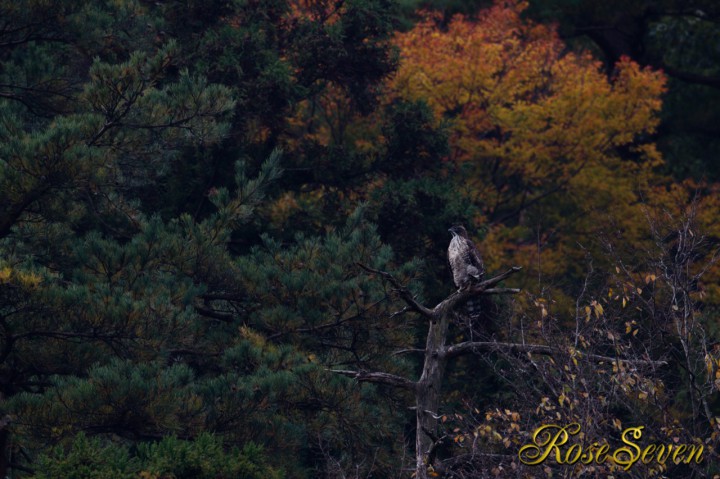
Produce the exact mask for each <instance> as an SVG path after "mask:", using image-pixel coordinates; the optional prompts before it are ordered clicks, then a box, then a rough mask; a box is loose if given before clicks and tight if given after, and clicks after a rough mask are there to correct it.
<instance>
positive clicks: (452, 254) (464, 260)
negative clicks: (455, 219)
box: [448, 226, 485, 318]
mask: <svg viewBox="0 0 720 479" xmlns="http://www.w3.org/2000/svg"><path fill="white" fill-rule="evenodd" d="M448 231H450V233H452V239H451V240H450V246H448V262H449V263H450V269H451V270H452V275H453V281H454V282H455V286H456V287H457V288H458V291H462V290H464V289H467V288H469V287H470V286H472V284H474V283H479V282H480V281H481V280H482V277H483V275H484V274H485V266H484V265H483V261H482V258H481V257H480V252H479V251H478V249H477V246H475V243H473V242H472V240H470V238H469V237H468V234H467V231H466V230H465V228H464V227H463V226H453V227H452V228H450V229H449V230H448ZM465 310H466V313H467V314H468V316H470V317H471V318H476V317H478V316H479V314H480V311H479V309H478V308H477V307H476V305H475V303H474V302H473V301H472V300H468V301H467V303H465Z"/></svg>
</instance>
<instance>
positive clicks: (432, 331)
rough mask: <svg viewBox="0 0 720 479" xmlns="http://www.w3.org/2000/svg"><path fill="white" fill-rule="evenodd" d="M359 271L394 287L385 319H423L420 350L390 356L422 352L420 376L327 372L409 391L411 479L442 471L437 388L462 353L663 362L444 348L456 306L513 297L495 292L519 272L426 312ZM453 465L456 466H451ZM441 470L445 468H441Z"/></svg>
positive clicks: (476, 345)
mask: <svg viewBox="0 0 720 479" xmlns="http://www.w3.org/2000/svg"><path fill="white" fill-rule="evenodd" d="M358 266H360V267H361V268H362V269H364V270H365V271H367V272H369V273H372V274H376V275H378V276H381V277H382V278H383V279H385V280H387V281H388V282H389V283H390V284H391V285H392V286H393V288H394V290H395V292H397V293H398V295H399V296H400V297H401V298H402V299H403V301H404V302H405V303H406V305H407V306H406V307H404V308H403V309H402V310H400V311H398V312H396V313H394V314H392V315H391V318H394V317H396V316H399V315H402V314H404V313H407V312H410V311H412V312H415V313H418V314H419V315H420V316H422V317H424V318H426V319H427V320H428V324H429V326H428V334H427V340H426V342H425V349H405V350H401V351H397V352H396V353H395V354H403V353H408V352H416V353H423V354H424V355H425V361H424V363H423V369H422V373H421V375H420V379H419V380H418V381H417V382H414V381H411V380H409V379H406V378H403V377H400V376H397V375H394V374H389V373H385V372H369V371H348V370H331V371H332V372H334V373H336V374H342V375H344V376H348V377H351V378H354V379H355V380H357V381H365V382H374V383H379V384H386V385H389V386H393V387H398V388H402V389H406V390H409V391H413V392H414V395H415V414H416V426H417V427H416V432H415V477H416V478H417V479H427V478H428V476H429V471H430V470H432V469H430V468H433V469H435V470H436V471H439V470H442V469H443V467H442V466H443V464H433V463H432V462H433V458H434V456H435V451H436V449H437V446H438V442H439V439H438V438H439V436H440V434H438V430H437V425H438V419H439V417H440V414H439V407H440V389H441V388H442V382H443V378H444V375H445V365H446V364H447V360H448V359H452V358H455V357H458V356H461V355H463V354H477V353H479V352H487V351H505V352H514V353H524V354H540V355H546V356H562V355H568V354H573V355H576V356H577V357H578V358H585V359H587V360H589V361H594V362H597V361H607V362H609V363H615V362H618V363H619V362H624V363H628V364H633V365H638V366H664V365H666V364H667V363H666V362H664V361H653V360H651V359H649V358H648V359H623V358H614V357H610V356H604V355H598V354H591V353H585V352H582V351H578V350H575V349H573V348H567V349H566V348H562V347H554V346H548V345H544V344H518V343H503V342H497V341H485V342H477V341H467V342H463V343H458V344H450V345H446V344H445V343H446V341H447V332H448V326H449V325H450V321H451V320H452V318H453V316H454V314H455V312H454V311H455V308H456V306H457V305H459V304H462V303H464V302H465V301H467V300H468V299H470V298H471V297H473V296H478V295H484V294H516V293H519V292H520V290H519V289H515V288H499V287H496V285H497V284H498V283H500V282H501V281H502V280H504V279H506V278H508V277H509V276H511V275H513V274H515V273H517V272H518V271H520V268H519V267H513V268H510V269H509V270H507V271H506V272H504V273H502V274H499V275H497V276H494V277H492V278H490V279H487V280H485V281H483V282H481V283H478V284H476V285H473V286H472V287H470V288H467V289H464V290H461V291H456V292H454V293H452V294H451V295H450V296H448V297H447V298H445V299H444V300H443V301H442V302H440V303H439V304H438V305H437V306H435V307H434V308H432V309H430V308H427V307H425V306H423V305H422V304H420V303H419V302H418V301H417V300H416V299H415V297H414V296H413V295H412V292H411V291H410V290H409V289H408V288H406V287H405V286H404V285H402V284H401V283H400V282H399V281H398V280H397V279H396V278H395V277H393V276H392V275H391V274H390V273H387V272H385V271H379V270H375V269H372V268H369V267H367V266H364V265H362V264H358ZM453 462H457V461H453ZM444 465H445V466H447V464H444Z"/></svg>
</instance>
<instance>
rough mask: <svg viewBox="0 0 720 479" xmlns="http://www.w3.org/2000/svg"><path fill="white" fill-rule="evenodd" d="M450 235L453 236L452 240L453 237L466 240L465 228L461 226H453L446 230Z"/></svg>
mask: <svg viewBox="0 0 720 479" xmlns="http://www.w3.org/2000/svg"><path fill="white" fill-rule="evenodd" d="M448 231H449V232H450V234H452V235H453V238H454V237H455V236H462V237H463V238H467V231H466V230H465V227H464V226H463V225H454V226H452V227H451V228H450V229H448Z"/></svg>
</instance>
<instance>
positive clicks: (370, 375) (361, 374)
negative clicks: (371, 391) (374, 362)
mask: <svg viewBox="0 0 720 479" xmlns="http://www.w3.org/2000/svg"><path fill="white" fill-rule="evenodd" d="M329 371H330V372H333V373H335V374H342V375H343V376H347V377H350V378H354V379H355V380H357V381H359V382H368V383H378V384H387V385H388V386H393V387H398V388H403V389H409V390H415V386H416V384H415V383H414V382H413V381H410V380H409V379H406V378H404V377H401V376H396V375H394V374H389V373H381V372H368V371H348V370H344V369H329Z"/></svg>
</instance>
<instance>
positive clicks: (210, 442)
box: [30, 433, 283, 479]
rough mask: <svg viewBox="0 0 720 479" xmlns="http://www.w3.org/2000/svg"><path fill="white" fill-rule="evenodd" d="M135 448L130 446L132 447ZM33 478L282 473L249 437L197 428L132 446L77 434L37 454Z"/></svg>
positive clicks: (255, 478) (253, 477)
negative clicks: (237, 442) (241, 439)
mask: <svg viewBox="0 0 720 479" xmlns="http://www.w3.org/2000/svg"><path fill="white" fill-rule="evenodd" d="M131 451H134V452H131ZM30 477H32V478H33V479H50V478H53V479H55V478H59V477H62V478H67V479H130V478H133V479H135V478H138V477H139V478H142V479H160V478H170V477H172V478H174V479H230V478H232V479H236V478H241V479H260V478H263V479H265V478H268V479H281V478H282V477H283V475H282V474H281V473H279V472H278V471H277V470H276V469H274V468H272V467H270V466H269V465H268V460H267V458H266V457H265V454H264V452H263V449H262V448H261V447H259V446H257V445H255V444H252V443H248V444H246V445H245V446H243V448H242V449H237V448H231V449H229V450H227V449H226V448H225V447H223V443H222V441H221V440H220V439H219V438H217V437H215V436H213V435H210V434H201V435H200V436H198V437H197V438H195V439H194V440H192V441H186V440H180V439H178V438H177V437H174V436H171V437H167V438H164V439H162V440H161V441H159V442H154V443H140V444H138V445H137V447H136V448H129V447H127V446H123V445H117V444H111V443H108V442H105V441H103V440H101V439H100V438H97V437H95V438H88V437H87V436H85V434H82V433H81V434H78V436H77V437H76V438H75V439H74V440H73V442H72V443H71V444H70V446H69V447H68V448H67V449H66V448H64V447H62V446H56V447H54V448H53V449H52V451H50V452H49V453H48V454H47V455H45V454H43V455H41V456H40V457H39V458H38V461H37V467H36V472H35V473H34V474H33V475H32V476H30Z"/></svg>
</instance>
